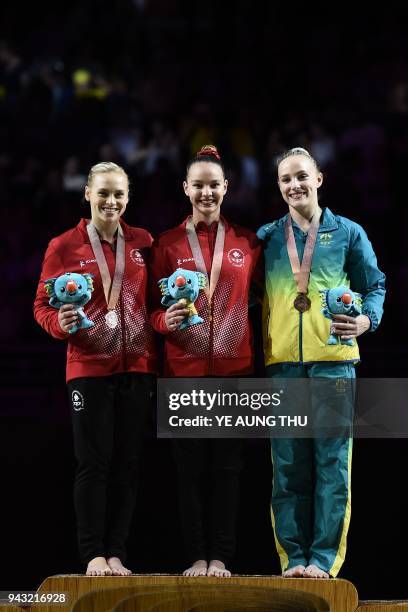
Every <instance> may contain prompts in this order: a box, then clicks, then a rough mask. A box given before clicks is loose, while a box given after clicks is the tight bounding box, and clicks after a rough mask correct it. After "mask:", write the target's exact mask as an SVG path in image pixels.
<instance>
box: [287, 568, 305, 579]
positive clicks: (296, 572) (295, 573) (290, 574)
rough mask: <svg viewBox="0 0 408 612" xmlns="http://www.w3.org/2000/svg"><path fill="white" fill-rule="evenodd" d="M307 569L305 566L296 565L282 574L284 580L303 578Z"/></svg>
mask: <svg viewBox="0 0 408 612" xmlns="http://www.w3.org/2000/svg"><path fill="white" fill-rule="evenodd" d="M305 569H306V568H305V566H304V565H295V566H294V567H290V568H289V569H287V570H285V571H284V572H282V576H283V577H284V578H303V574H304V571H305Z"/></svg>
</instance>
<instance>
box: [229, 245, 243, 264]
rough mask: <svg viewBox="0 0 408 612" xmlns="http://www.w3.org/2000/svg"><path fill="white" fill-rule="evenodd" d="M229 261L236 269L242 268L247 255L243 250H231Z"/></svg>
mask: <svg viewBox="0 0 408 612" xmlns="http://www.w3.org/2000/svg"><path fill="white" fill-rule="evenodd" d="M227 257H228V261H229V262H230V263H231V264H232V265H233V266H235V267H236V268H242V266H243V265H244V262H245V255H244V253H243V252H242V251H241V249H231V250H230V251H228V255H227Z"/></svg>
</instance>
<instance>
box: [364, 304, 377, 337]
mask: <svg viewBox="0 0 408 612" xmlns="http://www.w3.org/2000/svg"><path fill="white" fill-rule="evenodd" d="M361 314H363V315H365V316H366V317H368V318H369V319H370V321H371V325H370V329H369V330H368V331H369V332H373V331H375V330H376V329H377V327H378V325H379V321H378V317H377V315H376V314H375V312H374V310H371V309H370V308H364V307H363V310H362V313H361Z"/></svg>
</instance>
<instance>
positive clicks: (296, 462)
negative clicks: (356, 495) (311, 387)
mask: <svg viewBox="0 0 408 612" xmlns="http://www.w3.org/2000/svg"><path fill="white" fill-rule="evenodd" d="M267 375H268V376H269V377H271V378H285V379H290V378H317V377H318V378H334V379H350V378H355V370H354V365H353V364H349V363H341V362H340V363H333V362H319V363H314V364H309V365H296V364H294V365H292V364H277V365H272V366H269V367H268V368H267ZM308 401H310V402H311V406H310V409H311V412H312V414H314V415H316V416H317V421H319V417H318V415H319V414H320V415H322V414H324V411H325V406H326V411H327V407H328V402H330V398H329V397H327V396H326V397H325V396H324V394H323V396H322V394H319V393H316V394H314V393H313V392H312V393H311V394H310V397H309V398H308ZM333 401H337V403H338V397H336V398H333ZM344 401H345V403H349V402H350V397H348V398H344ZM346 410H348V407H346ZM271 447H272V462H273V469H274V475H273V490H272V504H271V516H272V525H273V529H274V534H275V542H276V546H277V549H278V553H279V557H280V561H281V566H282V571H284V570H285V569H289V568H291V567H294V566H295V565H304V566H307V565H309V564H315V565H317V566H318V567H320V568H321V569H322V570H325V571H326V572H328V573H329V574H330V575H331V576H336V575H337V574H338V572H339V570H340V568H341V566H342V564H343V562H344V558H345V553H346V538H347V531H348V527H349V523H350V513H351V491H350V478H351V454H352V439H351V438H350V437H336V438H334V437H331V438H321V437H316V438H308V439H306V438H273V439H272V440H271Z"/></svg>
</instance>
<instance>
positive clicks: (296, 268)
mask: <svg viewBox="0 0 408 612" xmlns="http://www.w3.org/2000/svg"><path fill="white" fill-rule="evenodd" d="M321 214H322V213H321V211H320V212H316V213H315V214H314V215H313V218H312V221H311V224H310V227H309V231H308V233H307V240H306V244H305V250H304V252H303V258H302V264H300V261H299V253H298V250H297V247H296V241H295V235H294V233H293V227H292V217H291V216H290V213H288V216H287V218H286V223H285V238H286V248H287V250H288V256H289V261H290V266H291V268H292V272H293V276H294V279H295V281H296V285H297V291H298V293H304V294H305V295H306V294H307V288H308V285H309V275H310V268H311V265H312V257H313V251H314V248H315V244H316V238H317V231H318V229H319V221H320V215H321Z"/></svg>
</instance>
